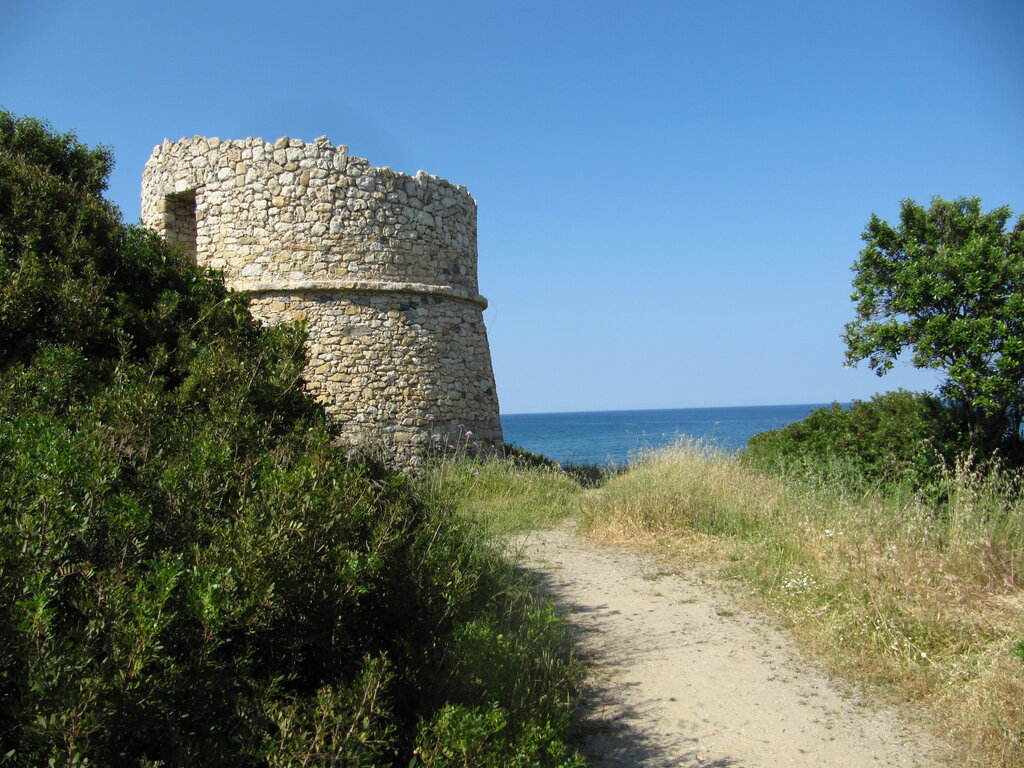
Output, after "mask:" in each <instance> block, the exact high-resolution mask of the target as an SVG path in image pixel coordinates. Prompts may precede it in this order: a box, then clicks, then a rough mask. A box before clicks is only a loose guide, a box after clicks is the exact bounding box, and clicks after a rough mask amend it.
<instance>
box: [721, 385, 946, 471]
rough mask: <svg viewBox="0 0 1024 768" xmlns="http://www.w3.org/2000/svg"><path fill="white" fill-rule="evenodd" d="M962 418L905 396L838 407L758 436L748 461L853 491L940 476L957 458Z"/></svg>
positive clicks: (920, 397) (926, 398)
mask: <svg viewBox="0 0 1024 768" xmlns="http://www.w3.org/2000/svg"><path fill="white" fill-rule="evenodd" d="M954 423H955V419H954V416H953V414H952V412H951V411H950V409H949V408H948V407H947V406H945V405H943V403H942V402H941V401H939V400H938V399H937V398H935V397H932V396H930V395H926V394H920V393H916V392H907V391H906V390H898V391H896V392H887V393H885V394H881V395H876V396H875V397H873V398H872V399H871V400H869V401H867V402H864V401H861V400H854V401H853V403H852V404H851V405H850V407H849V408H843V407H842V406H840V405H839V404H838V403H833V404H832V405H831V406H830V407H828V408H816V409H814V410H813V411H811V412H810V413H809V414H808V415H807V416H806V417H805V418H804V419H803V420H802V421H798V422H794V423H793V424H789V425H787V426H785V427H782V428H781V429H774V430H770V431H767V432H761V433H759V434H756V435H754V436H753V437H751V438H750V440H749V442H748V443H747V448H746V450H745V451H744V452H743V454H742V455H741V459H742V461H743V462H744V463H746V464H749V465H751V466H754V467H757V468H760V469H767V470H770V471H773V472H781V473H785V474H792V473H794V472H799V473H808V474H815V475H818V476H819V477H820V476H824V477H832V478H835V476H836V474H837V473H841V474H842V477H841V478H838V479H841V480H842V481H843V482H844V483H847V484H853V485H862V484H865V483H867V484H871V485H877V484H886V483H897V484H899V483H909V484H911V485H915V486H920V485H923V484H925V483H927V482H930V481H932V480H934V479H936V478H937V477H938V475H939V474H940V472H941V470H942V467H943V466H944V463H945V461H944V460H945V459H946V458H950V457H951V456H952V455H954V454H955V453H956V448H957V445H956V441H955V440H956V436H955V428H954Z"/></svg>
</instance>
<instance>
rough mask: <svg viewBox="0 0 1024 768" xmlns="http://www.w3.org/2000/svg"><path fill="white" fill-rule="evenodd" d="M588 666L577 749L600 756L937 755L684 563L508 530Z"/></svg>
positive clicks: (923, 762)
mask: <svg viewBox="0 0 1024 768" xmlns="http://www.w3.org/2000/svg"><path fill="white" fill-rule="evenodd" d="M515 546H516V551H517V552H518V556H519V557H520V559H521V560H520V561H521V563H522V565H523V566H524V567H526V568H528V569H529V570H531V571H533V572H534V573H536V575H537V578H538V579H539V581H540V585H541V589H542V590H543V591H544V592H546V593H547V594H549V595H550V596H551V597H553V598H554V599H555V601H556V603H557V604H559V605H560V606H561V609H562V611H563V612H564V614H565V615H566V617H567V618H568V620H569V621H570V623H571V625H572V627H573V629H574V633H575V636H576V638H577V643H578V646H579V649H580V652H581V654H582V655H583V657H584V658H585V660H586V661H587V663H588V665H589V666H590V667H591V671H590V674H589V675H588V682H587V684H586V689H585V692H584V713H585V728H586V731H585V749H586V751H587V752H588V753H590V754H591V755H592V756H593V757H594V758H595V760H594V764H595V765H596V766H601V767H603V768H627V767H628V768H669V767H670V766H671V767H672V768H698V767H699V768H803V767H804V766H806V767H807V768H812V767H813V768H840V767H842V768H861V767H862V766H863V767H867V766H871V767H872V768H878V767H879V766H901V767H902V766H906V767H907V768H909V767H911V766H919V767H920V768H925V767H926V766H937V765H941V764H942V763H941V762H940V759H939V757H940V751H939V749H938V747H937V745H936V744H935V743H934V742H932V741H931V740H930V739H929V738H928V737H927V736H925V735H924V734H923V733H922V732H920V731H917V730H914V729H911V728H910V727H908V726H906V725H904V724H901V722H900V721H899V720H898V719H897V718H896V717H895V716H894V714H893V713H891V712H889V711H886V710H884V709H882V708H880V707H878V706H875V705H870V704H866V703H865V702H863V701H860V700H858V699H857V698H856V697H854V696H853V695H851V694H843V693H840V692H839V690H838V689H837V688H836V687H835V685H834V684H832V683H830V682H829V681H828V679H827V678H826V677H825V676H824V675H822V674H821V673H819V672H817V671H815V670H814V669H813V668H812V667H810V666H808V665H807V664H806V663H805V662H802V661H801V660H800V658H799V656H798V655H797V653H796V652H795V651H794V650H793V648H792V646H791V643H790V642H789V641H788V640H787V639H786V638H785V637H784V636H783V635H781V634H780V633H779V632H778V631H776V630H774V629H772V628H771V626H770V625H769V624H768V622H767V621H765V620H762V619H760V618H759V617H757V616H752V615H749V614H747V613H744V612H742V611H739V610H737V609H736V607H735V606H734V605H733V603H732V602H731V601H730V599H729V597H728V595H727V594H725V593H724V592H723V590H722V589H721V588H716V587H715V586H714V585H713V584H711V583H709V582H707V581H705V580H704V579H702V578H701V577H700V575H699V574H697V573H696V572H694V573H689V574H688V573H680V572H667V571H666V570H665V569H664V568H663V567H659V565H658V564H657V562H656V561H654V560H652V559H649V558H645V557H643V556H639V555H636V554H633V553H631V552H628V551H625V550H620V549H612V548H606V547H601V546H599V545H596V544H593V543H590V542H588V541H586V540H584V539H582V538H580V537H577V536H576V535H575V533H574V531H573V529H572V527H567V526H562V527H559V528H557V529H553V530H546V531H535V532H532V533H530V534H528V535H526V536H524V537H522V538H520V539H517V540H516V544H515Z"/></svg>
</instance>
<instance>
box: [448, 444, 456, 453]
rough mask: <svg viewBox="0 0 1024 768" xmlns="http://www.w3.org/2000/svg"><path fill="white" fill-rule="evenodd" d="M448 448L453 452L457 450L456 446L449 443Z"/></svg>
mask: <svg viewBox="0 0 1024 768" xmlns="http://www.w3.org/2000/svg"><path fill="white" fill-rule="evenodd" d="M448 447H449V448H450V449H451V450H453V451H454V450H455V446H454V445H452V444H451V443H448Z"/></svg>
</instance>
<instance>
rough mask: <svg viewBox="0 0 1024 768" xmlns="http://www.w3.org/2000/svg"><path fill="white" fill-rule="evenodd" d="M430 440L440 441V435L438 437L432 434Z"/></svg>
mask: <svg viewBox="0 0 1024 768" xmlns="http://www.w3.org/2000/svg"><path fill="white" fill-rule="evenodd" d="M430 439H431V440H440V439H441V436H440V435H438V434H433V435H431V436H430Z"/></svg>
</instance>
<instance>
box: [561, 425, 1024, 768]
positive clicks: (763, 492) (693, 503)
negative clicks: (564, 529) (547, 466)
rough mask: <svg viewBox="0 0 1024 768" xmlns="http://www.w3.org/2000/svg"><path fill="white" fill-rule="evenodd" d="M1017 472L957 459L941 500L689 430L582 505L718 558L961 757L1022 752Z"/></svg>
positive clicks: (641, 537)
mask: <svg viewBox="0 0 1024 768" xmlns="http://www.w3.org/2000/svg"><path fill="white" fill-rule="evenodd" d="M1017 483H1018V479H1017V478H1013V477H1007V476H1005V475H983V474H980V473H976V472H973V471H972V470H971V468H970V467H969V466H967V465H963V466H959V467H956V468H953V469H952V470H951V471H950V472H949V474H948V477H947V478H946V481H945V484H944V491H945V495H946V497H947V498H948V501H946V502H944V503H942V504H939V505H937V504H935V503H926V502H924V501H922V500H921V499H918V498H915V497H914V496H912V495H909V494H907V495H901V494H892V493H890V494H888V495H879V494H875V495H870V494H869V495H864V494H857V495H851V494H849V493H847V492H846V491H844V486H843V484H842V483H835V484H833V485H832V486H824V487H823V486H822V485H818V486H816V487H810V486H808V485H807V484H804V483H796V482H786V481H783V480H781V479H779V478H777V477H772V476H768V475H766V474H764V473H761V472H757V471H754V470H751V469H748V468H745V467H744V466H742V465H741V464H740V463H738V462H736V461H735V460H732V459H730V458H728V457H726V456H723V455H720V454H716V453H714V452H712V451H708V450H705V449H702V448H701V447H699V446H696V447H695V446H692V445H680V446H676V447H674V448H672V449H669V450H666V451H663V452H660V453H657V454H654V455H651V456H648V457H645V458H644V459H642V460H641V461H639V462H638V463H637V464H636V465H634V466H633V467H632V468H631V469H630V471H629V472H627V473H626V474H624V475H622V476H620V477H618V478H615V479H613V480H611V481H609V482H608V483H607V484H606V485H605V487H604V488H602V489H601V490H599V491H597V492H593V493H588V494H586V495H585V496H583V497H582V511H581V513H580V521H581V524H582V526H583V528H584V530H586V531H587V532H589V533H590V535H593V536H596V537H600V538H604V539H611V540H615V541H618V542H628V543H630V544H632V545H639V546H643V547H645V548H647V549H650V550H653V551H658V552H660V553H662V554H668V553H672V554H674V555H676V556H680V557H683V558H685V559H687V560H691V561H693V560H701V561H704V562H712V563H718V564H720V567H721V571H722V573H723V575H726V576H729V577H733V578H739V579H743V580H745V581H747V582H749V583H751V584H753V585H754V586H755V588H756V590H757V592H758V593H759V595H760V597H761V598H762V599H763V601H764V605H765V606H766V607H767V608H768V609H769V610H771V611H773V612H775V613H776V614H777V615H779V616H780V617H782V618H783V620H784V621H785V622H786V623H787V624H788V625H789V626H790V627H791V628H792V630H793V632H794V635H795V636H796V637H797V638H798V640H800V641H801V642H802V643H803V644H804V645H805V646H806V647H808V648H809V649H811V650H812V651H813V652H814V653H816V654H818V655H820V656H821V657H822V658H824V659H825V660H826V661H827V663H828V664H829V665H830V666H831V667H832V668H833V669H835V670H837V671H839V672H842V673H843V674H845V675H848V676H850V677H853V678H855V679H859V680H862V681H865V682H868V683H871V684H872V685H874V686H876V687H877V689H878V690H880V691H882V692H883V693H886V694H887V695H888V696H889V697H890V698H892V699H896V700H900V701H902V702H903V703H904V704H907V705H909V706H911V707H913V708H914V709H923V710H925V711H926V712H927V713H929V714H930V715H931V718H930V719H931V722H932V723H934V724H935V726H936V727H937V728H939V729H940V730H941V731H943V733H944V735H945V736H946V737H947V739H948V740H949V742H950V743H951V744H953V745H955V749H956V751H957V752H958V756H957V757H958V764H959V765H971V766H1004V767H1008V766H1021V765H1024V708H1022V702H1024V698H1022V694H1024V662H1022V660H1021V659H1020V658H1018V657H1017V656H1015V655H1014V654H1013V653H1012V651H1013V649H1014V648H1015V647H1016V645H1017V643H1019V642H1021V641H1022V640H1024V590H1022V581H1021V572H1020V568H1021V565H1022V563H1024V558H1022V552H1024V508H1022V505H1021V502H1020V501H1019V496H1017V495H1016V486H1017ZM1014 499H1018V500H1014Z"/></svg>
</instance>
